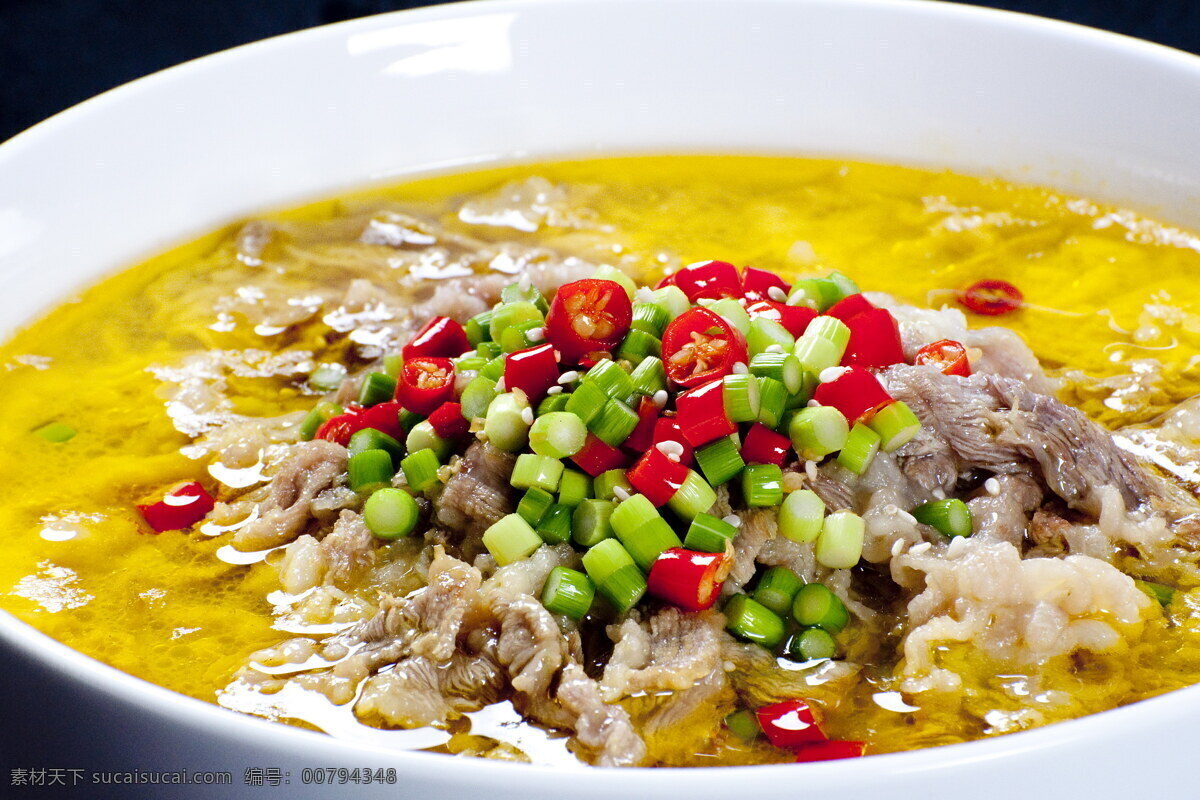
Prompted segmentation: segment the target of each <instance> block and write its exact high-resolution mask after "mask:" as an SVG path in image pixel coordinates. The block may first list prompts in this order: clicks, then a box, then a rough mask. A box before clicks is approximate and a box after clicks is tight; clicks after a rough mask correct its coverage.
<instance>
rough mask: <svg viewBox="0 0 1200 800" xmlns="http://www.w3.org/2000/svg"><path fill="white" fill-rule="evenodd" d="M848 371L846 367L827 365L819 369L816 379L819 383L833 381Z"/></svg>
mask: <svg viewBox="0 0 1200 800" xmlns="http://www.w3.org/2000/svg"><path fill="white" fill-rule="evenodd" d="M849 371H850V370H849V369H847V368H846V367H827V368H826V369H823V370H821V374H820V375H819V376H818V377H817V380H819V381H820V382H821V383H833V382H834V381H836V380H837V379H838V378H840V377H842V376H843V375H845V374H846V373H847V372H849Z"/></svg>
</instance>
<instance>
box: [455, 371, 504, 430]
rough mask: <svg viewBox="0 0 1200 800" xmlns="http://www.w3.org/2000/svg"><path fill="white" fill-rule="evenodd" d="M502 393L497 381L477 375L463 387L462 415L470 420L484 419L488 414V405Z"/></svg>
mask: <svg viewBox="0 0 1200 800" xmlns="http://www.w3.org/2000/svg"><path fill="white" fill-rule="evenodd" d="M499 395H500V392H499V391H498V390H497V389H496V381H494V380H492V379H491V378H488V377H486V376H484V375H476V376H475V377H474V378H472V379H471V382H470V383H468V384H467V386H466V388H465V389H463V392H462V396H461V397H460V398H459V400H458V401H459V403H461V404H462V415H463V417H465V418H466V419H468V420H473V419H482V418H483V417H484V416H486V415H487V410H488V406H490V405H491V404H492V401H493V400H495V399H496V398H497V397H498V396H499Z"/></svg>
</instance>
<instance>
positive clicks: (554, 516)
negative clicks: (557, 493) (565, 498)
mask: <svg viewBox="0 0 1200 800" xmlns="http://www.w3.org/2000/svg"><path fill="white" fill-rule="evenodd" d="M571 512H572V509H571V508H570V507H569V506H564V505H563V504H562V503H555V504H554V505H552V506H550V508H548V509H546V513H545V514H543V515H542V519H541V521H540V522H538V523H537V532H538V536H541V537H542V541H543V542H545V543H546V544H562V543H563V542H566V541H569V540H570V538H571Z"/></svg>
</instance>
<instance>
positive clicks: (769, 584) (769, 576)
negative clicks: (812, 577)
mask: <svg viewBox="0 0 1200 800" xmlns="http://www.w3.org/2000/svg"><path fill="white" fill-rule="evenodd" d="M803 586H804V581H803V580H801V579H800V576H799V575H797V574H796V573H794V572H792V571H791V570H790V569H788V568H787V567H771V568H770V569H768V570H767V571H766V572H764V573H763V574H762V577H761V578H759V579H758V586H757V587H755V589H754V594H753V595H751V596H752V597H753V598H754V599H755V600H757V601H758V602H760V603H762V604H763V605H764V606H766V607H767V608H769V609H771V610H772V611H774V612H775V613H776V614H778V615H779V616H781V617H787V616H788V615H789V614H791V613H792V601H793V600H795V599H796V592H798V591H800V589H801V587H803Z"/></svg>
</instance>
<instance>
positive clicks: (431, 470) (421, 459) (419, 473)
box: [400, 450, 441, 492]
mask: <svg viewBox="0 0 1200 800" xmlns="http://www.w3.org/2000/svg"><path fill="white" fill-rule="evenodd" d="M440 466H441V463H440V462H439V461H438V457H437V453H435V452H433V451H432V450H417V451H416V452H412V453H409V454H408V455H407V456H405V457H404V459H403V460H402V461H401V462H400V469H401V470H402V471H403V472H404V479H405V480H406V481H407V482H408V486H409V488H410V489H412V490H413V491H414V492H424V491H425V490H427V489H432V488H433V487H434V486H437V484H438V474H437V472H438V467H440Z"/></svg>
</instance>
